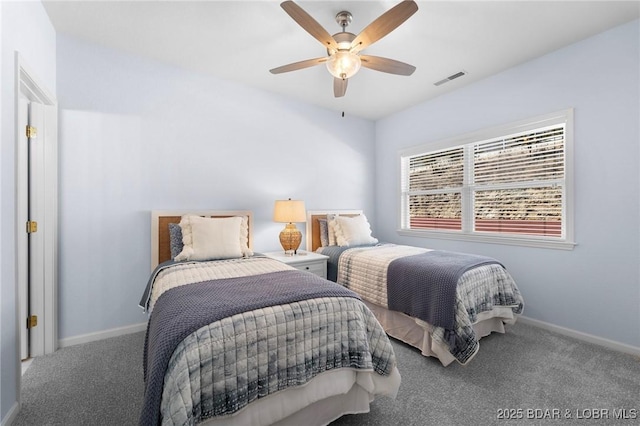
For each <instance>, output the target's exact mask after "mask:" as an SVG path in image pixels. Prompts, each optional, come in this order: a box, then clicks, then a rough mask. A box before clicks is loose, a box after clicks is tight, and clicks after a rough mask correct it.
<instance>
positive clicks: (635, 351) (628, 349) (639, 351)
mask: <svg viewBox="0 0 640 426" xmlns="http://www.w3.org/2000/svg"><path fill="white" fill-rule="evenodd" d="M518 321H521V322H523V323H525V324H529V325H533V326H535V327H540V328H544V329H546V330H549V331H553V332H556V333H558V334H562V335H565V336H569V337H573V338H575V339H578V340H582V341H585V342H589V343H593V344H594V345H599V346H604V347H605V348H609V349H613V350H615V351H618V352H624V353H626V354H629V355H634V356H637V357H640V348H638V347H635V346H631V345H627V344H625V343H620V342H616V341H614V340H609V339H605V338H603V337H598V336H594V335H593V334H587V333H583V332H581V331H576V330H572V329H570V328H566V327H561V326H559V325H555V324H551V323H548V322H544V321H540V320H537V319H533V318H528V317H519V318H518Z"/></svg>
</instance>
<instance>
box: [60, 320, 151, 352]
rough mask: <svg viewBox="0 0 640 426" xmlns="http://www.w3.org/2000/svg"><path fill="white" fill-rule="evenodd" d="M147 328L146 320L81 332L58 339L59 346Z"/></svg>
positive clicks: (122, 334) (63, 346)
mask: <svg viewBox="0 0 640 426" xmlns="http://www.w3.org/2000/svg"><path fill="white" fill-rule="evenodd" d="M146 328H147V323H146V322H141V323H139V324H133V325H127V326H124V327H118V328H112V329H109V330H103V331H96V332H95V333H88V334H81V335H79V336H73V337H65V338H64V339H60V340H58V347H60V348H65V347H67V346H74V345H80V344H82V343H89V342H95V341H96V340H102V339H108V338H110V337H117V336H124V335H125V334H131V333H137V332H139V331H144V330H146Z"/></svg>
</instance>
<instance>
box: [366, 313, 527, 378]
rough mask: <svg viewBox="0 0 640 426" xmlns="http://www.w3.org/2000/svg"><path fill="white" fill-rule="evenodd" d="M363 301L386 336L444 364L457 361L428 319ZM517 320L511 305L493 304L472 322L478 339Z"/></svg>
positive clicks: (500, 331) (499, 330)
mask: <svg viewBox="0 0 640 426" xmlns="http://www.w3.org/2000/svg"><path fill="white" fill-rule="evenodd" d="M364 303H365V305H367V307H368V308H369V309H370V310H371V312H373V314H374V315H375V316H376V318H377V319H378V321H379V322H380V324H381V325H382V328H384V330H385V331H386V332H387V334H388V335H389V336H391V337H394V338H396V339H398V340H401V341H403V342H405V343H406V344H408V345H411V346H413V347H415V348H418V349H420V351H421V352H422V355H424V356H431V357H435V358H438V360H439V361H440V362H441V363H442V365H444V366H445V367H446V366H447V365H449V364H451V363H452V362H453V361H456V359H455V358H454V356H453V355H451V353H450V352H449V350H448V349H447V347H446V346H445V345H443V344H441V343H440V342H437V341H435V340H433V339H432V338H431V330H432V325H431V324H429V323H428V322H425V321H422V320H420V319H418V318H413V317H410V316H409V315H406V314H403V313H401V312H397V311H390V310H389V309H387V308H384V307H382V306H379V305H374V304H373V303H369V302H367V301H364ZM516 319H517V316H516V315H514V314H513V311H512V310H511V308H505V307H496V308H494V309H493V310H491V311H488V312H482V313H481V314H480V315H478V321H477V322H476V323H475V324H473V330H474V331H475V332H476V336H477V337H478V339H480V338H481V337H484V336H488V335H489V334H491V333H492V332H494V331H495V332H498V333H504V332H505V330H504V325H505V324H514V323H515V322H516ZM476 353H477V352H476ZM474 356H475V354H474ZM471 359H473V356H472V357H471V358H469V360H467V362H469V361H471Z"/></svg>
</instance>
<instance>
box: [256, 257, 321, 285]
mask: <svg viewBox="0 0 640 426" xmlns="http://www.w3.org/2000/svg"><path fill="white" fill-rule="evenodd" d="M263 254H264V255H265V256H267V257H269V258H271V259H275V260H277V261H279V262H282V263H286V264H287V265H290V266H293V267H294V268H296V269H299V270H301V271H307V272H311V273H312V274H316V275H318V276H319V277H322V278H325V279H326V278H327V259H329V256H325V255H324V254H320V253H313V252H309V251H302V250H298V254H297V255H295V256H285V254H284V252H283V251H272V252H270V253H263Z"/></svg>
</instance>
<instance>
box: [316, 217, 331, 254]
mask: <svg viewBox="0 0 640 426" xmlns="http://www.w3.org/2000/svg"><path fill="white" fill-rule="evenodd" d="M318 225H320V245H321V246H322V247H327V246H328V245H329V225H328V224H327V219H318Z"/></svg>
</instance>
